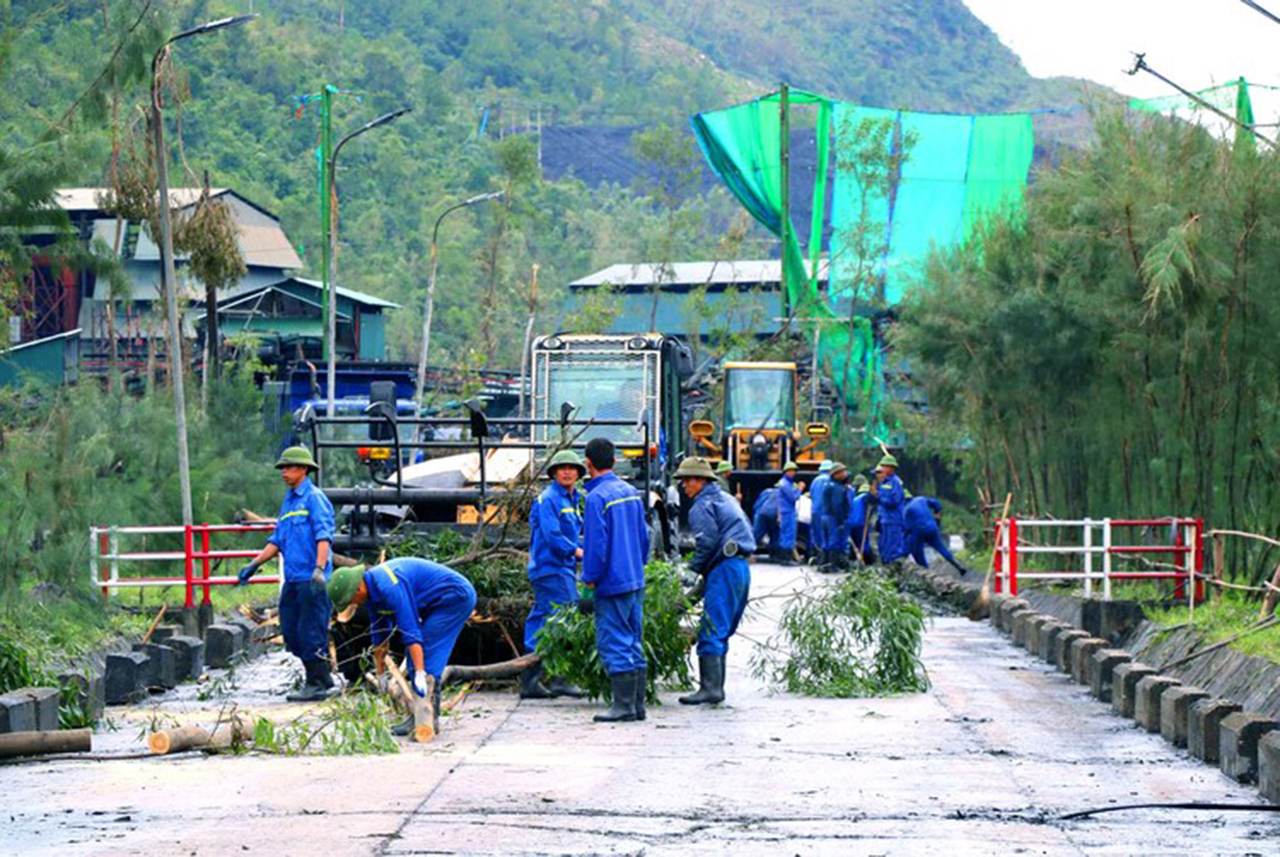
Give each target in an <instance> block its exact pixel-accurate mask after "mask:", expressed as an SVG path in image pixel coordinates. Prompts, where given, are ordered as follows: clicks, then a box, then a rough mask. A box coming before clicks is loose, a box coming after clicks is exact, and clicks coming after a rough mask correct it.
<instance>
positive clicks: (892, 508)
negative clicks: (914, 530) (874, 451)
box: [871, 453, 907, 565]
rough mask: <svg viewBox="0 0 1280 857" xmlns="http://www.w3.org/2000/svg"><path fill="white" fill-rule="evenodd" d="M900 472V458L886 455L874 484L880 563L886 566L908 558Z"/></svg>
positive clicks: (903, 490)
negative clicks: (898, 472) (898, 471)
mask: <svg viewBox="0 0 1280 857" xmlns="http://www.w3.org/2000/svg"><path fill="white" fill-rule="evenodd" d="M897 470H898V459H896V458H894V457H893V456H892V455H889V454H888V453H886V454H885V456H884V458H881V459H880V464H879V465H877V466H876V477H875V479H874V480H873V481H872V483H871V497H872V502H874V503H875V504H876V519H877V521H878V522H879V523H878V526H879V529H880V544H879V549H880V561H881V562H883V563H885V564H886V565H887V564H888V563H891V562H896V561H897V560H900V559H902V558H903V557H905V556H906V555H907V540H906V523H905V521H904V520H903V507H904V506H905V505H906V489H904V488H903V487H902V480H901V479H899V478H898V477H897Z"/></svg>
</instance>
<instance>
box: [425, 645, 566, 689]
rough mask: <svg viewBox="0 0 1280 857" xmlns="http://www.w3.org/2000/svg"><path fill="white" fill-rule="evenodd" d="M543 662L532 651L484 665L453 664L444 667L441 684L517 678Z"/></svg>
mask: <svg viewBox="0 0 1280 857" xmlns="http://www.w3.org/2000/svg"><path fill="white" fill-rule="evenodd" d="M541 662H542V658H540V657H538V656H537V655H535V654H533V653H530V654H527V655H522V656H520V657H518V658H513V659H512V660H509V661H501V662H499V663H496V664H484V665H482V666H463V665H461V664H453V665H451V666H447V667H445V669H444V674H443V675H442V676H441V677H440V685H441V686H442V687H443V686H445V685H448V684H453V683H460V682H467V681H491V680H493V679H495V678H515V677H516V676H518V675H520V672H521V671H522V670H525V669H527V668H529V667H532V666H537V665H538V664H540V663H541Z"/></svg>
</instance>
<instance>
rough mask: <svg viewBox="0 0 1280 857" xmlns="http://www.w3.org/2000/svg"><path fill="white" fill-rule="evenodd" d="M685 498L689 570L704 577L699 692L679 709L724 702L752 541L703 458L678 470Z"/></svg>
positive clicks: (684, 699) (738, 510) (736, 507)
mask: <svg viewBox="0 0 1280 857" xmlns="http://www.w3.org/2000/svg"><path fill="white" fill-rule="evenodd" d="M676 478H677V479H679V480H681V483H682V487H683V489H684V493H685V496H686V497H688V498H689V499H690V500H692V501H693V506H692V507H690V509H689V528H690V529H691V530H693V534H694V538H695V539H696V547H695V548H694V552H693V559H691V560H690V561H689V570H690V571H692V572H694V573H695V574H699V575H701V576H702V577H704V578H706V586H705V589H704V595H703V607H702V620H701V621H700V622H699V623H698V689H697V691H695V692H694V693H692V694H690V695H689V696H682V697H680V702H681V703H682V704H683V705H703V704H708V705H716V704H718V703H721V702H724V662H725V655H726V654H728V652H729V638H730V637H731V636H733V634H734V632H735V631H737V630H738V623H739V622H740V621H742V614H743V613H744V612H746V609H747V597H748V596H749V595H750V593H751V570H750V569H749V568H748V567H747V557H748V556H749V555H750V554H751V552H752V551H754V550H755V549H756V542H755V537H754V536H753V535H752V533H751V527H750V525H749V524H748V523H747V516H746V515H744V514H743V512H742V507H740V506H739V505H738V504H737V502H736V501H735V500H734V499H733V498H732V497H730V496H729V495H728V494H726V493H725V492H724V491H722V490H720V486H719V485H717V484H716V481H715V473H714V472H713V471H712V470H711V467H710V466H709V465H708V464H707V462H706V461H705V460H704V459H701V458H686V459H685V460H684V461H682V462H680V467H679V468H678V469H677V470H676Z"/></svg>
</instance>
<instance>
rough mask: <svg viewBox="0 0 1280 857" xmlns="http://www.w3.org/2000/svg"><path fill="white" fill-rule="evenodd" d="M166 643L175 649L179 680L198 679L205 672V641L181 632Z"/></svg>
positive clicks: (175, 667) (174, 665)
mask: <svg viewBox="0 0 1280 857" xmlns="http://www.w3.org/2000/svg"><path fill="white" fill-rule="evenodd" d="M165 645H166V646H168V647H169V648H171V649H173V656H174V657H173V659H174V664H173V667H174V672H175V673H176V674H177V678H178V681H196V680H197V679H199V678H200V673H202V672H204V641H203V640H201V639H199V638H198V637H187V636H183V635H182V634H179V635H177V636H175V637H170V638H169V639H168V640H167V641H165Z"/></svg>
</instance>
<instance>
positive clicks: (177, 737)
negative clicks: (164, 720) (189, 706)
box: [147, 726, 212, 756]
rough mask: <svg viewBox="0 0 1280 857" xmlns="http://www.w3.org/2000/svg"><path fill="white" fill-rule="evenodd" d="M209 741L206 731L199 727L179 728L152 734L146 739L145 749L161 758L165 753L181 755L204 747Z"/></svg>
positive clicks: (210, 737)
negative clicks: (147, 748) (185, 751)
mask: <svg viewBox="0 0 1280 857" xmlns="http://www.w3.org/2000/svg"><path fill="white" fill-rule="evenodd" d="M211 739H212V736H210V734H209V732H208V730H205V729H201V728H200V727H199V726H180V727H178V728H177V729H166V730H164V731H163V732H152V733H151V735H150V736H149V737H148V738H147V747H149V748H150V749H151V752H152V753H154V754H156V755H157V756H163V755H165V754H166V753H181V752H182V751H183V750H195V749H197V748H199V747H204V746H205V745H207V744H208V743H209V741H210V740H211Z"/></svg>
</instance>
